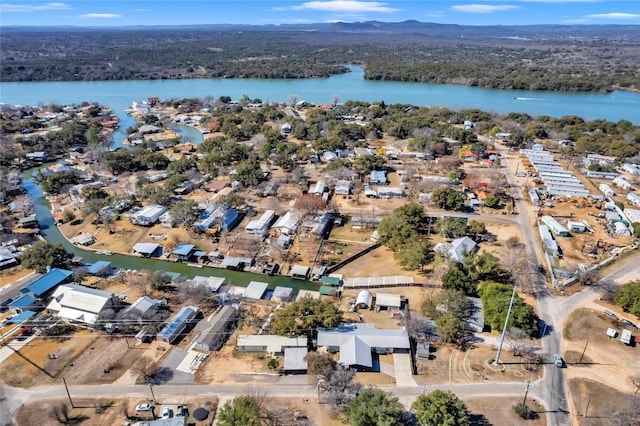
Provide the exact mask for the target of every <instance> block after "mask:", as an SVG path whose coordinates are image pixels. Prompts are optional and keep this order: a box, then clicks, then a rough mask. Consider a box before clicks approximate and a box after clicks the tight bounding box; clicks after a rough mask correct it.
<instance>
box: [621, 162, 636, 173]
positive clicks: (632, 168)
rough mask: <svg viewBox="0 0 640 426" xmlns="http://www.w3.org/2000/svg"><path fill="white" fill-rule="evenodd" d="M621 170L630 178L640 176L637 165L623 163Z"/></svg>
mask: <svg viewBox="0 0 640 426" xmlns="http://www.w3.org/2000/svg"><path fill="white" fill-rule="evenodd" d="M622 170H624V171H625V172H627V173H629V174H630V175H632V176H640V166H639V165H637V164H631V163H624V164H623V165H622Z"/></svg>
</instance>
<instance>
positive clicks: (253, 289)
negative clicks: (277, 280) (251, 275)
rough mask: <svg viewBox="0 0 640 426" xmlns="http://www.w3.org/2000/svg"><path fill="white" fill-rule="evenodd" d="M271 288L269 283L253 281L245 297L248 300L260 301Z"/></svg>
mask: <svg viewBox="0 0 640 426" xmlns="http://www.w3.org/2000/svg"><path fill="white" fill-rule="evenodd" d="M267 287H269V284H268V283H262V282H260V281H251V282H250V283H249V285H248V286H247V290H246V291H245V292H244V297H246V298H247V299H256V300H258V299H260V298H262V295H263V294H264V292H265V291H266V290H267Z"/></svg>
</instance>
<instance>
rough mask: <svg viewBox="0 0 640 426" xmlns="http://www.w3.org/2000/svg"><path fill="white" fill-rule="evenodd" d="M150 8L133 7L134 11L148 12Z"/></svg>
mask: <svg viewBox="0 0 640 426" xmlns="http://www.w3.org/2000/svg"><path fill="white" fill-rule="evenodd" d="M148 11H149V9H133V10H132V12H148Z"/></svg>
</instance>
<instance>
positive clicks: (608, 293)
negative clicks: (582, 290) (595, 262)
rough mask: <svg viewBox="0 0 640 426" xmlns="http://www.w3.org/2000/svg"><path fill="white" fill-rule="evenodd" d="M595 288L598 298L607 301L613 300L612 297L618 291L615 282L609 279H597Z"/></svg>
mask: <svg viewBox="0 0 640 426" xmlns="http://www.w3.org/2000/svg"><path fill="white" fill-rule="evenodd" d="M595 288H597V291H598V293H600V300H605V301H607V302H613V298H614V297H615V295H616V293H617V292H618V286H617V285H616V283H615V282H614V281H612V280H609V279H602V280H599V281H598V282H597V283H596V284H595Z"/></svg>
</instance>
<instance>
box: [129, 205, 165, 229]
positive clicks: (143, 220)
mask: <svg viewBox="0 0 640 426" xmlns="http://www.w3.org/2000/svg"><path fill="white" fill-rule="evenodd" d="M166 211H167V209H165V208H164V207H163V206H160V205H157V204H156V205H151V206H146V207H143V208H142V209H141V210H139V211H137V212H135V213H134V214H132V215H131V222H132V223H133V224H135V225H142V226H151V225H153V224H154V223H156V222H157V221H158V219H160V216H162V214H163V213H164V212H166Z"/></svg>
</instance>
